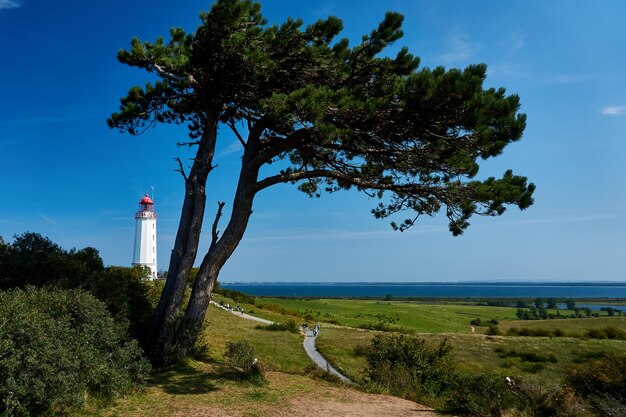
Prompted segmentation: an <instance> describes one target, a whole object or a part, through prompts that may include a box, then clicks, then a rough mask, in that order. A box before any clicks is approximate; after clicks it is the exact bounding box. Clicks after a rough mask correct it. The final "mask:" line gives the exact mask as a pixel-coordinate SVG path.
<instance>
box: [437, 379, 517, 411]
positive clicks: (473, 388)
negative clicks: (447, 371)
mask: <svg viewBox="0 0 626 417" xmlns="http://www.w3.org/2000/svg"><path fill="white" fill-rule="evenodd" d="M516 400H517V398H516V397H515V395H514V393H513V392H512V391H511V389H510V387H509V386H508V385H507V384H506V382H505V379H504V376H503V375H497V374H485V373H478V374H470V375H460V376H458V377H457V378H456V380H455V381H454V383H453V385H452V389H451V392H450V395H449V400H448V402H447V406H448V407H449V409H450V411H453V412H454V413H455V414H459V415H463V416H477V417H478V416H480V417H484V416H495V417H499V416H502V415H504V413H505V412H506V411H507V410H511V409H514V408H515V405H516V404H515V403H516Z"/></svg>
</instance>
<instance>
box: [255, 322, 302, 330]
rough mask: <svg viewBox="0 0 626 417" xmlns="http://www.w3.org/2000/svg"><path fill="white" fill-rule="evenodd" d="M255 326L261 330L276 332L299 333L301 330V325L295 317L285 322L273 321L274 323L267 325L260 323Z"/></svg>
mask: <svg viewBox="0 0 626 417" xmlns="http://www.w3.org/2000/svg"><path fill="white" fill-rule="evenodd" d="M255 328H256V329H261V330H270V331H274V332H291V333H298V332H299V331H300V327H299V326H298V325H297V324H296V322H295V321H294V320H293V319H289V320H287V321H286V322H285V323H272V324H268V325H265V326H264V325H261V324H259V325H257V326H255Z"/></svg>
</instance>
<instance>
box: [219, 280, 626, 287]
mask: <svg viewBox="0 0 626 417" xmlns="http://www.w3.org/2000/svg"><path fill="white" fill-rule="evenodd" d="M220 285H276V286H280V285H285V286H287V285H289V286H299V285H300V286H307V285H309V286H311V285H313V286H318V285H346V286H350V285H354V286H359V285H372V286H374V285H379V286H380V285H390V286H392V285H394V286H395V285H398V286H402V285H405V286H406V285H424V286H435V285H436V286H445V285H452V286H470V285H478V286H525V287H527V286H537V287H626V281H624V282H610V281H600V282H592V281H576V282H560V281H559V282H552V281H541V282H539V281H538V282H534V281H519V282H511V281H468V282H462V281H451V282H436V281H429V282H384V281H377V282H368V281H363V282H350V281H319V282H316V281H304V282H299V281H229V282H221V283H220Z"/></svg>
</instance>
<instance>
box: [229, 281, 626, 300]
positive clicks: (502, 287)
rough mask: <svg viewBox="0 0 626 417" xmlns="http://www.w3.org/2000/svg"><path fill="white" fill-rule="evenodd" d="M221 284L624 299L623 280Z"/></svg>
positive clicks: (352, 292)
mask: <svg viewBox="0 0 626 417" xmlns="http://www.w3.org/2000/svg"><path fill="white" fill-rule="evenodd" d="M220 285H221V286H222V288H225V289H231V290H236V291H240V292H243V293H246V294H250V295H254V296H260V297H263V296H265V297H295V298H362V299H367V298H370V299H383V298H384V299H392V298H393V299H397V300H402V299H404V300H411V299H440V300H441V299H446V298H447V299H501V298H524V299H530V298H532V299H534V298H537V297H539V298H558V299H568V298H576V299H626V283H613V282H611V283H609V282H597V283H589V282H576V283H565V282H559V283H555V282H543V283H534V282H532V283H530V282H526V283H525V282H516V283H511V282H498V283H490V282H483V283H479V282H471V283H458V282H456V283H451V282H448V283H435V282H430V283H406V282H402V283H399V282H391V283H387V282H361V283H359V282H349V283H348V282H334V283H328V282H318V283H313V282H292V283H288V282H274V283H272V282H249V283H221V284H220Z"/></svg>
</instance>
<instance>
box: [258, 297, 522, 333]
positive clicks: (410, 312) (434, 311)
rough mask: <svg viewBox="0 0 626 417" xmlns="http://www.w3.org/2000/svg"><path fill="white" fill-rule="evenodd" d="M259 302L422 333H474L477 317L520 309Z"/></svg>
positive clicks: (508, 316)
mask: <svg viewBox="0 0 626 417" xmlns="http://www.w3.org/2000/svg"><path fill="white" fill-rule="evenodd" d="M258 303H261V304H270V305H274V306H278V307H282V308H284V309H287V310H293V311H297V312H298V313H299V314H300V315H302V316H304V315H306V314H309V315H311V316H312V317H314V318H315V320H317V321H321V322H335V323H337V324H340V325H343V326H350V327H362V326H363V325H377V324H379V323H385V324H387V325H388V326H390V327H391V328H395V329H399V330H400V329H404V330H413V331H417V332H421V333H440V332H452V333H453V332H460V333H470V332H471V329H470V326H469V322H470V321H472V320H473V319H476V318H480V319H482V320H483V321H488V320H491V319H495V320H497V321H499V322H500V321H505V320H516V317H515V312H516V311H517V309H515V308H512V307H486V306H475V305H464V304H439V303H423V302H404V301H375V300H340V299H319V300H299V299H282V298H262V299H258Z"/></svg>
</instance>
